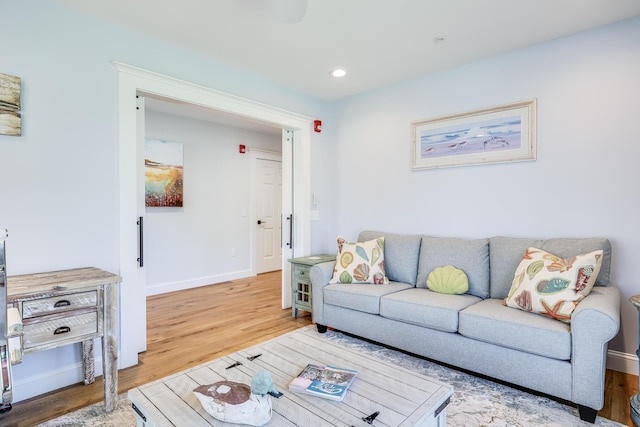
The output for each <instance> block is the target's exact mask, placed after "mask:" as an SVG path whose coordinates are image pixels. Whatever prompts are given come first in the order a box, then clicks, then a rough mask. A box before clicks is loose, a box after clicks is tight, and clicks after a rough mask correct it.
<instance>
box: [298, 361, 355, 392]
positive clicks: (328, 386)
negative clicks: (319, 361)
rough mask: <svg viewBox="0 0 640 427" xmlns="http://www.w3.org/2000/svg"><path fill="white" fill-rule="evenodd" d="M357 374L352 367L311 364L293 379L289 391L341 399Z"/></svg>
mask: <svg viewBox="0 0 640 427" xmlns="http://www.w3.org/2000/svg"><path fill="white" fill-rule="evenodd" d="M356 375H358V371H354V370H352V369H344V368H336V367H334V366H322V365H313V364H309V365H307V366H306V367H305V368H304V369H303V370H302V371H301V372H300V373H299V374H298V376H296V377H295V378H294V379H293V381H291V383H290V384H289V391H293V392H296V393H305V394H310V395H313V396H318V397H322V398H325V399H331V400H338V401H341V400H343V399H344V396H345V395H346V394H347V390H348V389H349V386H351V383H353V380H354V379H355V378H356Z"/></svg>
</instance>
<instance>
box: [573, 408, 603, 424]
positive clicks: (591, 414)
mask: <svg viewBox="0 0 640 427" xmlns="http://www.w3.org/2000/svg"><path fill="white" fill-rule="evenodd" d="M578 413H579V414H580V419H581V420H582V421H586V422H588V423H592V424H593V423H595V422H596V416H597V415H598V411H596V410H595V409H591V408H589V407H588V406H582V405H578Z"/></svg>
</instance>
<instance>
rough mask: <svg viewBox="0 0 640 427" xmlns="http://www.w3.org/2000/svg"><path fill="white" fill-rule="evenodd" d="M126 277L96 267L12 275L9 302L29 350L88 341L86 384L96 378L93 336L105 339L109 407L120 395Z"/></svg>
mask: <svg viewBox="0 0 640 427" xmlns="http://www.w3.org/2000/svg"><path fill="white" fill-rule="evenodd" d="M121 281H122V278H121V277H120V276H118V275H115V274H113V273H109V272H107V271H104V270H100V269H98V268H95V267H87V268H77V269H73V270H63V271H52V272H47V273H36V274H24V275H20V276H10V277H8V278H7V305H8V306H9V307H16V308H17V309H18V310H19V312H20V315H21V317H22V322H23V325H24V326H23V334H24V335H23V337H22V338H23V341H22V350H23V351H24V353H32V352H36V351H42V350H48V349H50V348H55V347H60V346H63V345H67V344H74V343H82V368H83V373H84V383H85V384H90V383H92V382H94V381H95V376H94V359H93V340H94V339H95V338H98V337H101V338H102V371H103V383H104V404H105V411H106V412H111V411H113V409H114V408H115V406H116V402H117V397H118V319H119V314H118V311H119V310H118V301H119V298H118V293H119V285H120V282H121Z"/></svg>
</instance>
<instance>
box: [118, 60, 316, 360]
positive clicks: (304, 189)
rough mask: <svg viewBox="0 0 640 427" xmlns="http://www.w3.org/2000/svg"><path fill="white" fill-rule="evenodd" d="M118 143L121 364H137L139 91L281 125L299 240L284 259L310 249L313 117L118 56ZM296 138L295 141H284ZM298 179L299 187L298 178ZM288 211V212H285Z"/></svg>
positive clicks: (285, 278)
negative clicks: (120, 59) (126, 61)
mask: <svg viewBox="0 0 640 427" xmlns="http://www.w3.org/2000/svg"><path fill="white" fill-rule="evenodd" d="M112 64H113V65H114V67H115V68H116V69H117V71H118V124H119V128H118V148H119V156H118V162H119V218H120V231H119V248H120V276H121V277H122V279H123V280H122V285H121V287H120V315H121V316H120V320H121V322H120V324H121V330H120V358H119V362H120V363H119V368H121V369H122V368H125V367H128V366H133V365H136V364H137V363H138V352H139V350H138V349H139V347H140V343H144V342H146V289H145V284H146V280H145V274H146V273H145V271H144V267H142V266H140V265H139V258H140V256H139V249H140V248H139V245H138V225H137V223H138V221H139V217H140V216H143V214H144V211H142V212H141V211H140V206H139V202H138V201H139V200H140V197H139V194H138V193H139V191H140V188H139V187H140V186H139V185H137V182H138V169H139V168H138V165H139V162H140V161H142V159H143V158H144V153H143V152H142V153H141V152H140V150H139V147H138V145H139V144H137V141H138V127H137V114H136V96H137V95H138V94H151V95H155V96H161V97H166V98H169V99H175V100H179V101H181V102H186V103H193V104H196V105H200V106H203V107H207V108H211V109H216V110H222V111H225V112H228V113H232V114H237V115H240V116H243V117H247V118H249V119H253V120H259V121H262V122H265V123H269V124H271V125H273V126H278V127H280V128H282V129H284V131H283V152H282V159H283V162H282V167H283V173H282V176H283V183H282V194H283V197H282V211H283V212H287V213H288V215H289V216H290V218H291V228H290V229H291V232H292V237H293V236H295V239H293V241H295V242H296V243H295V245H292V246H285V247H284V248H283V259H288V258H291V257H294V256H303V255H307V254H308V253H309V250H310V241H309V238H310V222H309V220H310V195H309V194H310V191H309V189H310V174H309V170H310V141H311V125H312V122H313V120H312V118H310V117H307V116H303V115H300V114H296V113H292V112H289V111H285V110H282V109H279V108H276V107H271V106H269V105H265V104H262V103H258V102H255V101H251V100H248V99H244V98H240V97H237V96H234V95H230V94H226V93H223V92H219V91H215V90H213V89H209V88H206V87H202V86H199V85H194V84H192V83H189V82H185V81H182V80H178V79H174V78H172V77H168V76H163V75H160V74H157V73H153V72H150V71H147V70H143V69H140V68H137V67H132V66H130V65H127V64H123V63H120V62H117V61H114V62H113V63H112ZM285 139H286V140H289V141H290V140H291V139H293V140H295V142H296V149H295V150H294V149H293V144H291V143H284V141H285ZM294 182H295V184H296V185H295V186H294V185H293V183H294ZM283 216H284V215H283ZM290 271H291V270H290V267H289V265H288V263H286V262H282V308H287V307H290V306H291V292H290V291H289V289H290V277H291V275H290Z"/></svg>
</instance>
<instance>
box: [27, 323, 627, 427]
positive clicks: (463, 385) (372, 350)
mask: <svg viewBox="0 0 640 427" xmlns="http://www.w3.org/2000/svg"><path fill="white" fill-rule="evenodd" d="M308 328H310V330H311V331H313V330H314V329H315V327H311V326H310V327H308ZM311 328H313V329H311ZM320 336H321V337H324V338H325V339H327V340H330V341H333V342H339V343H341V344H342V345H344V346H346V347H349V348H355V349H358V350H359V351H361V352H363V353H367V354H370V355H374V356H375V357H377V358H378V359H380V360H383V361H386V362H388V363H394V364H398V365H400V366H403V367H405V368H407V369H411V370H415V371H417V372H420V373H421V374H424V375H428V376H431V377H434V378H436V379H438V380H439V381H442V382H444V383H448V384H451V385H453V387H454V393H453V396H452V398H451V403H450V404H449V406H448V407H447V425H448V426H453V427H480V426H491V427H494V426H495V427H518V426H521V427H525V426H550V427H573V426H584V427H587V426H593V425H594V424H590V423H585V422H582V421H580V418H579V417H578V411H577V409H576V408H575V407H571V406H567V405H563V404H561V403H558V402H556V401H554V400H551V399H548V398H545V397H539V396H535V395H532V394H529V393H526V392H524V391H520V390H517V389H513V388H511V387H507V386H504V385H502V384H497V383H494V382H492V381H489V380H485V379H482V378H477V377H474V376H473V375H469V374H466V373H463V372H458V371H456V370H453V369H449V368H445V367H443V366H440V365H438V364H435V363H432V362H428V361H425V360H422V359H419V358H416V357H412V356H408V355H406V354H404V353H401V352H399V351H394V350H390V349H387V348H384V347H381V346H378V345H375V344H371V343H368V342H366V341H362V340H359V339H356V338H353V337H349V336H346V335H344V334H341V333H339V332H334V331H328V332H327V333H326V334H322V335H320ZM103 408H104V407H103V404H102V403H98V404H95V405H92V406H88V407H86V408H83V409H80V410H78V411H76V412H73V413H70V414H67V415H64V416H62V417H60V418H57V419H55V420H52V421H49V422H46V423H44V424H40V426H45V427H71V426H73V427H85V426H86V427H125V426H135V425H136V421H135V416H134V412H133V410H132V409H131V402H130V401H129V399H128V398H127V397H126V393H125V394H122V395H120V397H119V401H118V405H117V408H116V409H115V410H114V412H112V413H111V414H108V415H107V414H105V413H104V409H103ZM373 425H374V426H375V422H374V424H373ZM595 425H596V426H605V427H611V426H615V427H619V426H622V424H619V423H616V422H614V421H610V420H608V419H606V418H602V417H598V418H597V419H596V423H595ZM179 427H182V426H179ZM184 427H188V426H184Z"/></svg>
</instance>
